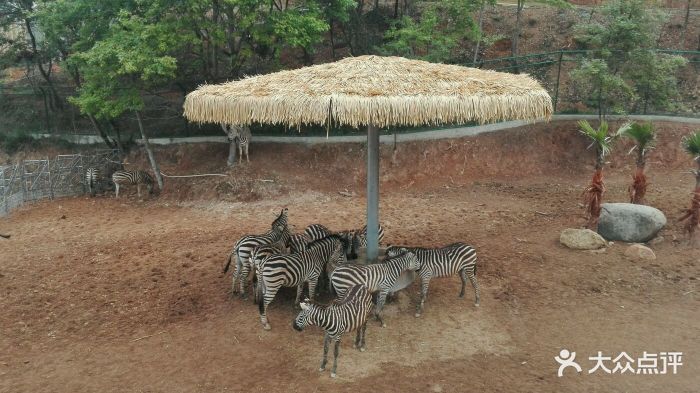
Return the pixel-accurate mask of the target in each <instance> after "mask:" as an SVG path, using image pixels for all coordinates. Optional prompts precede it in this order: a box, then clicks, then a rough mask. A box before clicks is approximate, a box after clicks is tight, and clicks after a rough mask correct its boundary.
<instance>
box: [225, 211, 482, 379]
mask: <svg viewBox="0 0 700 393" xmlns="http://www.w3.org/2000/svg"><path fill="white" fill-rule="evenodd" d="M383 237H384V230H383V228H382V227H381V226H380V227H379V240H380V241H381V240H382V239H383ZM366 245H367V227H366V226H365V227H363V228H361V229H359V230H348V231H338V232H334V231H331V230H329V229H328V228H327V227H325V226H323V225H321V224H313V225H309V226H308V227H307V228H306V229H305V230H304V232H303V233H300V234H291V233H290V231H289V226H288V209H286V208H285V209H283V210H282V211H281V212H280V214H279V215H278V216H277V218H276V219H275V220H274V221H273V222H272V225H271V228H270V230H269V231H267V232H266V233H264V234H260V235H246V236H243V237H242V238H241V239H240V240H238V241H237V242H236V243H235V244H234V246H233V249H232V250H231V252H230V253H229V255H228V258H227V260H226V263H225V266H224V272H227V271H228V270H229V269H230V267H231V265H232V264H234V266H235V270H234V271H233V282H232V292H233V294H236V293H238V292H240V296H241V297H243V298H247V292H246V290H247V287H248V276H249V275H250V273H251V272H253V273H254V276H253V280H252V281H253V292H254V300H255V302H256V303H257V304H258V309H259V315H260V322H261V323H262V326H263V328H264V329H265V330H269V329H270V328H271V327H270V323H269V320H268V317H267V309H268V307H269V305H270V303H272V301H273V300H274V298H275V296H276V295H277V293H278V292H279V290H280V289H281V288H283V287H292V288H296V289H297V292H296V299H295V304H296V305H299V307H300V308H301V312H300V313H299V314H298V315H297V317H296V318H295V319H294V322H293V324H292V326H293V328H294V329H296V330H299V331H301V330H303V329H304V328H305V327H306V326H308V325H317V326H319V327H321V328H322V329H323V330H324V331H325V337H324V345H323V361H322V363H321V368H320V369H321V371H323V370H324V369H325V367H326V363H327V358H328V350H329V345H330V342H331V341H332V342H333V343H334V345H335V348H334V360H333V368H332V371H331V377H335V376H336V368H337V360H338V351H339V346H340V340H341V338H342V336H343V334H344V333H347V332H351V331H357V335H356V338H355V343H354V348H357V349H359V350H360V351H364V350H365V331H366V327H367V319H368V318H369V315H370V314H371V313H372V311H373V313H374V317H375V318H376V320H377V321H378V322H379V323H380V324H381V326H382V327H386V324H385V323H384V320H383V319H382V317H381V311H382V308H383V306H384V303H385V301H386V298H387V295H389V294H390V293H392V292H394V291H396V290H398V289H400V288H397V283H398V280H399V277H401V276H402V275H405V274H407V273H408V274H412V273H413V272H415V273H416V274H417V275H418V277H420V279H421V299H420V302H419V303H418V304H417V306H416V314H415V316H416V317H420V316H421V314H422V313H423V308H424V304H425V300H426V297H427V294H428V284H429V283H430V280H431V279H432V278H436V277H448V276H452V275H455V274H459V275H460V278H461V279H462V288H461V290H460V293H459V296H460V297H463V296H464V292H465V286H466V282H467V280H469V281H470V282H471V284H472V287H473V288H474V295H475V302H474V305H475V306H478V305H479V286H478V284H477V281H476V250H475V249H474V248H473V247H471V246H469V245H467V244H465V243H461V242H458V243H452V244H449V245H447V246H444V247H439V248H423V247H404V246H390V247H388V248H387V250H386V257H385V258H384V260H382V261H381V262H380V263H376V264H361V263H353V262H350V260H352V259H356V258H357V251H358V250H359V248H360V247H366ZM234 261H235V263H234ZM324 281H325V284H326V286H327V287H328V291H329V292H330V293H331V294H332V295H334V296H335V300H333V301H332V302H331V303H330V304H328V305H322V304H320V303H317V302H315V301H314V300H313V299H314V297H315V296H316V293H317V290H319V289H320V288H319V287H322V286H323V282H324ZM305 284H308V297H307V298H305V300H304V301H303V302H301V298H302V294H303V290H304V286H305ZM373 294H375V295H376V301H374V302H373V301H372V295H373Z"/></svg>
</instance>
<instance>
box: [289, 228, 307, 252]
mask: <svg viewBox="0 0 700 393" xmlns="http://www.w3.org/2000/svg"><path fill="white" fill-rule="evenodd" d="M311 241H312V240H311V238H309V236H308V235H307V234H306V233H297V234H294V235H292V236H290V237H289V252H290V253H296V252H303V251H305V250H306V246H307V245H308V244H309V243H311Z"/></svg>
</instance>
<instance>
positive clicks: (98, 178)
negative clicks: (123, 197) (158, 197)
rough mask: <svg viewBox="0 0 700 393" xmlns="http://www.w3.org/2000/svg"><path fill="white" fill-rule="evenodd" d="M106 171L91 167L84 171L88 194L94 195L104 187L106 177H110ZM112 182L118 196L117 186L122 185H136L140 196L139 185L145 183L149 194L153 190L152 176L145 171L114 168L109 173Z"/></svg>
mask: <svg viewBox="0 0 700 393" xmlns="http://www.w3.org/2000/svg"><path fill="white" fill-rule="evenodd" d="M105 175H109V174H108V173H106V174H103V172H102V171H101V170H100V169H99V168H95V167H91V168H88V169H87V170H86V171H85V184H86V185H87V188H88V191H89V192H90V195H92V196H95V194H96V193H97V191H98V190H100V189H104V188H105V186H106V184H105V183H106V181H107V179H109V178H110V176H105ZM111 179H112V183H114V189H115V196H116V197H117V198H119V187H122V186H124V185H127V184H128V185H136V192H137V194H138V196H139V198H141V186H142V185H145V186H146V188H147V189H148V193H149V194H151V195H152V194H153V192H154V187H153V186H154V181H153V177H151V175H150V174H149V173H148V172H146V171H141V170H135V171H126V170H116V171H114V172H113V173H112V175H111Z"/></svg>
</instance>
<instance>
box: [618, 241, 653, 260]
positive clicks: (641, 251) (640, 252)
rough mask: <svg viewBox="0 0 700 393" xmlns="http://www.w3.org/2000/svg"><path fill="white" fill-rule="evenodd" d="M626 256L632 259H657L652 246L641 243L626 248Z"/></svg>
mask: <svg viewBox="0 0 700 393" xmlns="http://www.w3.org/2000/svg"><path fill="white" fill-rule="evenodd" d="M625 256H626V257H627V258H630V259H634V260H644V261H653V260H654V259H656V254H654V251H652V250H651V248H649V247H647V246H643V245H641V244H633V245H631V246H629V247H627V250H625Z"/></svg>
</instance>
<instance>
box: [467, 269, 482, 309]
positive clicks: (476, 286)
mask: <svg viewBox="0 0 700 393" xmlns="http://www.w3.org/2000/svg"><path fill="white" fill-rule="evenodd" d="M467 277H469V281H470V282H471V283H472V286H473V287H474V297H475V299H474V306H476V307H479V284H477V283H476V267H474V269H472V270H469V271H467Z"/></svg>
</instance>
